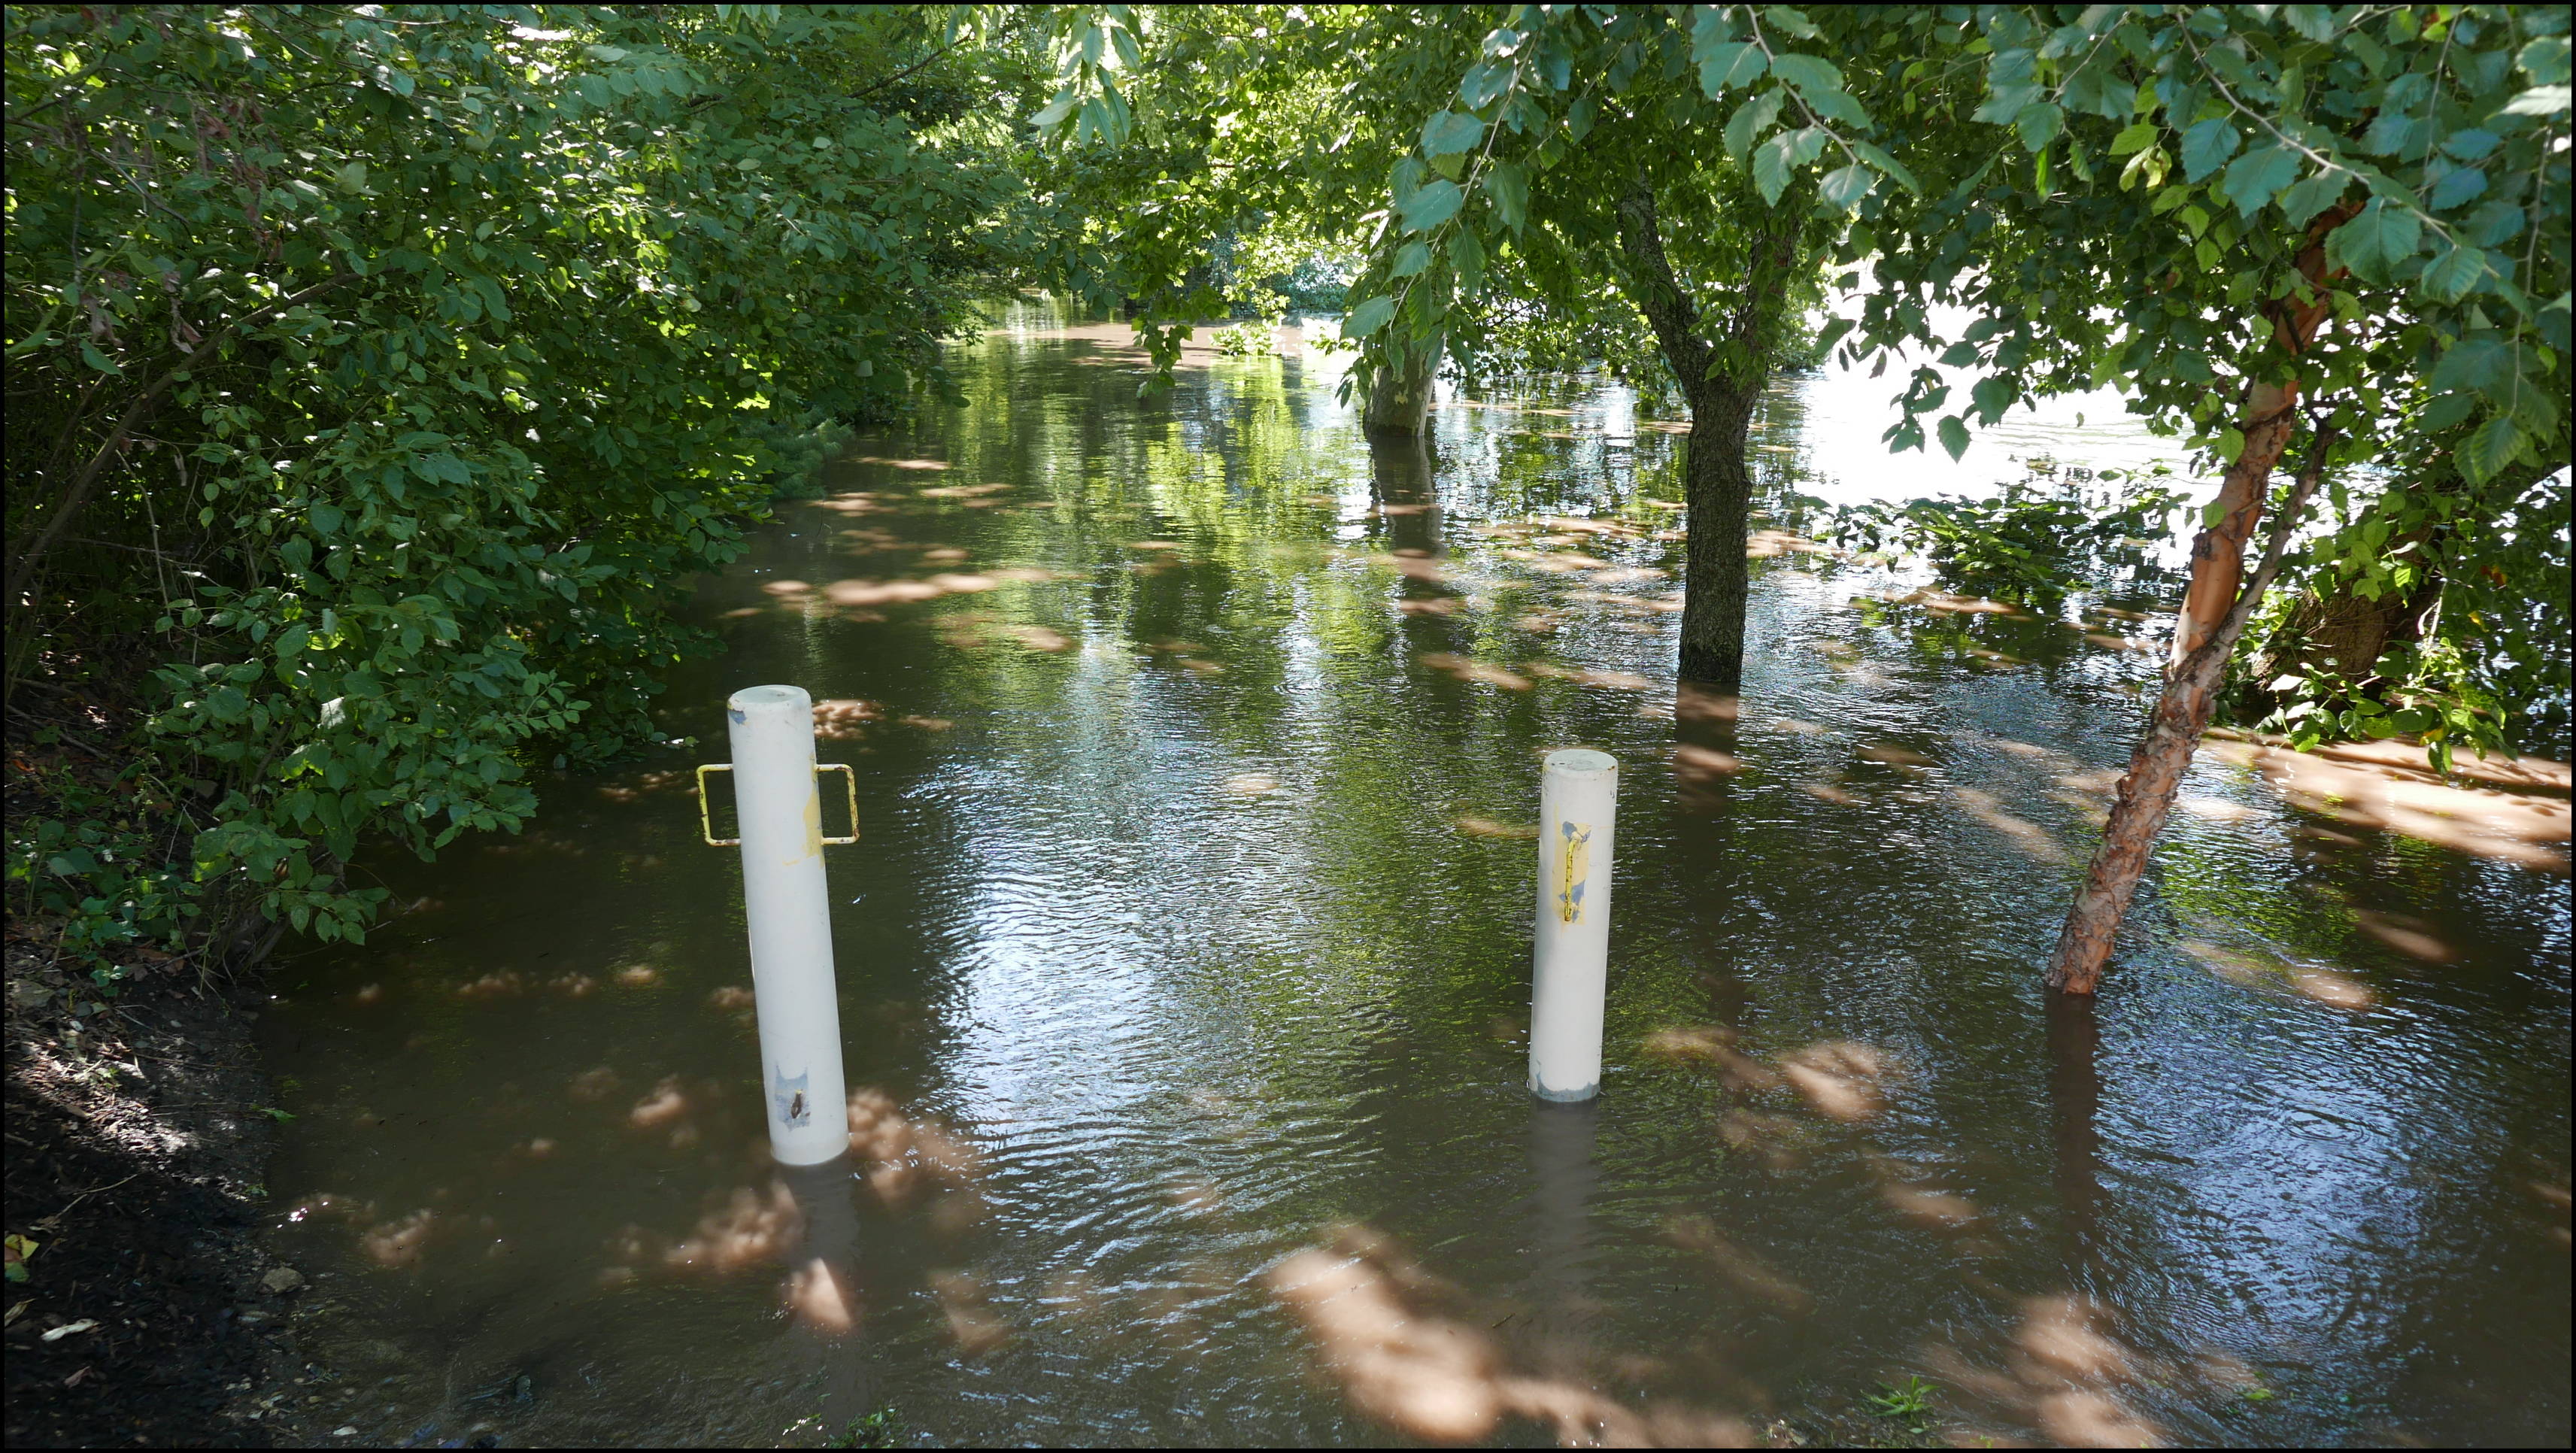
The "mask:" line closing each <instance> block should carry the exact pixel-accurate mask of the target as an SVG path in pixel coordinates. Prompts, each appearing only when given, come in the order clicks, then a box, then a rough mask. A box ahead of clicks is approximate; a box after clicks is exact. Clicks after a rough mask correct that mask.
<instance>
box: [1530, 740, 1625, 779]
mask: <svg viewBox="0 0 2576 1453" xmlns="http://www.w3.org/2000/svg"><path fill="white" fill-rule="evenodd" d="M1547 770H1548V771H1550V772H1556V773H1562V774H1564V775H1567V776H1573V777H1599V776H1603V775H1609V776H1616V775H1618V771H1619V759H1618V758H1616V757H1614V756H1611V755H1610V754H1609V753H1608V752H1596V751H1594V750H1592V749H1591V748H1590V747H1568V748H1566V749H1565V750H1563V751H1561V752H1550V753H1548V754H1547Z"/></svg>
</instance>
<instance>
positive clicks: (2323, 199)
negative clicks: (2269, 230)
mask: <svg viewBox="0 0 2576 1453" xmlns="http://www.w3.org/2000/svg"><path fill="white" fill-rule="evenodd" d="M2351 186H2352V178H2351V177H2350V176H2349V175H2347V174H2346V173H2343V172H2339V171H2329V172H2319V173H2318V174H2316V175H2315V176H2312V177H2310V178H2308V179H2307V180H2306V181H2303V182H2301V183H2299V184H2298V185H2297V186H2295V187H2292V188H2290V190H2288V191H2287V192H2284V193H2282V194H2281V214H2282V215H2283V216H2284V217H2286V218H2288V219H2289V223H2290V225H2291V226H2292V227H2305V226H2307V225H2308V222H2309V220H2310V219H2311V218H2313V217H2315V216H2316V215H2317V214H2318V213H2319V212H2322V211H2324V210H2325V209H2327V208H2328V207H2331V206H2333V205H2334V204H2335V203H2336V202H2338V201H2341V200H2342V199H2343V194H2344V193H2345V191H2347V190H2348V189H2350V188H2351Z"/></svg>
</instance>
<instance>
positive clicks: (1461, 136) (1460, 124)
mask: <svg viewBox="0 0 2576 1453" xmlns="http://www.w3.org/2000/svg"><path fill="white" fill-rule="evenodd" d="M1484 139H1485V123H1484V122H1482V121H1479V120H1477V119H1476V118H1475V117H1473V116H1468V115H1463V114H1461V113H1459V112H1456V111H1443V112H1441V113H1440V114H1438V115H1436V116H1434V117H1432V118H1431V119H1430V120H1428V121H1425V122H1423V123H1422V154H1423V155H1424V156H1451V155H1454V154H1456V153H1458V152H1462V151H1474V150H1475V149H1476V143H1478V142H1480V141H1483V140H1484Z"/></svg>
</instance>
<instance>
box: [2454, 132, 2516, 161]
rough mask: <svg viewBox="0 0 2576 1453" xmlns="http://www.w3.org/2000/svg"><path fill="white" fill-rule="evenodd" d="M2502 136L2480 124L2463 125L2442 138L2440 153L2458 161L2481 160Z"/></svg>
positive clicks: (2499, 141)
mask: <svg viewBox="0 0 2576 1453" xmlns="http://www.w3.org/2000/svg"><path fill="white" fill-rule="evenodd" d="M2503 142H2504V138H2503V137H2500V136H2498V135H2496V134H2495V133H2494V132H2492V131H2489V130H2487V129H2486V128H2484V127H2482V126H2470V127H2464V128H2462V129H2461V130H2458V131H2454V132H2452V133H2451V134H2450V135H2448V136H2446V137H2443V138H2442V154H2443V155H2445V156H2449V157H2452V158H2454V159H2456V160H2459V161H2482V160H2484V159H2485V158H2486V155H2487V153H2489V152H2491V151H2494V150H2495V149H2496V148H2497V147H2498V146H2500V145H2502V144H2503Z"/></svg>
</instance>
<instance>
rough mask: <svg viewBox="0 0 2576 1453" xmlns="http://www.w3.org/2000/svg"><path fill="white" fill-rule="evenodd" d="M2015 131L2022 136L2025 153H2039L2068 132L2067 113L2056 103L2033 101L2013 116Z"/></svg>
mask: <svg viewBox="0 0 2576 1453" xmlns="http://www.w3.org/2000/svg"><path fill="white" fill-rule="evenodd" d="M2013 130H2015V131H2017V132H2019V133H2020V134H2021V147H2022V150H2024V151H2038V150H2039V149H2041V148H2042V147H2045V146H2046V145H2048V144H2049V143H2050V142H2052V141H2055V140H2056V139H2057V138H2058V136H2059V135H2060V134H2061V133H2063V132H2064V131H2065V130H2066V113H2065V112H2063V111H2061V110H2059V109H2058V108H2057V106H2056V104H2055V103H2053V102H2049V101H2033V102H2031V103H2030V104H2029V105H2027V106H2024V107H2023V108H2021V110H2020V111H2019V112H2017V113H2015V114H2014V116H2013Z"/></svg>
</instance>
